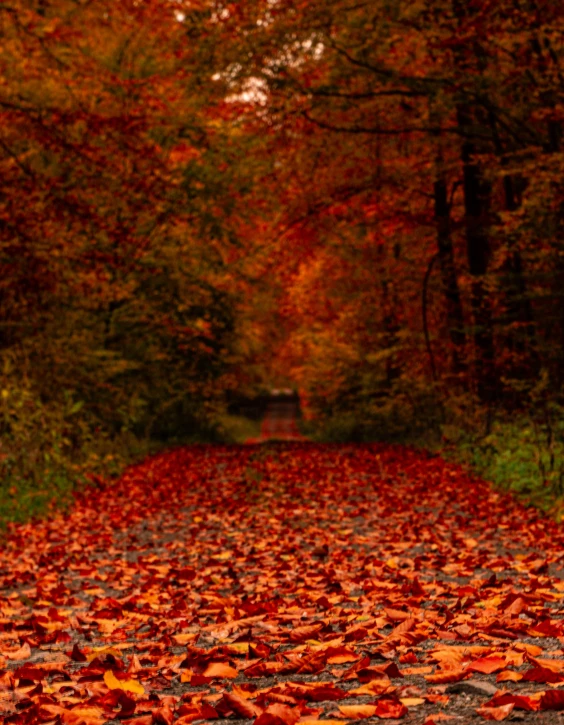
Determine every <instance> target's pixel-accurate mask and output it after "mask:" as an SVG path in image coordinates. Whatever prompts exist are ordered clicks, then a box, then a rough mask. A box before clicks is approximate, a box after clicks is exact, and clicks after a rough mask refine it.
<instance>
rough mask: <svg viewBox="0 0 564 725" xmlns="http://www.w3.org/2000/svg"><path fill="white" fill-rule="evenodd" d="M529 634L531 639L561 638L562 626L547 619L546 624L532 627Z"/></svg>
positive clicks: (541, 623)
mask: <svg viewBox="0 0 564 725" xmlns="http://www.w3.org/2000/svg"><path fill="white" fill-rule="evenodd" d="M527 634H528V635H529V636H530V637H561V636H562V625H561V624H560V623H559V622H551V621H550V619H545V620H544V622H540V623H539V624H534V625H533V626H532V627H530V628H529V630H528V632H527Z"/></svg>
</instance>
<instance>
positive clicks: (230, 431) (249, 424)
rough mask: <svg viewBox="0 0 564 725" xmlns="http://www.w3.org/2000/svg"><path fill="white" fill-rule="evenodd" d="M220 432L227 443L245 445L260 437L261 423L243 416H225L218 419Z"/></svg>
mask: <svg viewBox="0 0 564 725" xmlns="http://www.w3.org/2000/svg"><path fill="white" fill-rule="evenodd" d="M218 432H219V434H220V435H221V438H222V439H223V440H224V441H225V442H226V443H245V441H247V440H249V439H251V438H258V436H259V435H260V421H259V420H252V419H251V418H247V417H245V416H242V415H228V414H223V415H221V416H219V418H218Z"/></svg>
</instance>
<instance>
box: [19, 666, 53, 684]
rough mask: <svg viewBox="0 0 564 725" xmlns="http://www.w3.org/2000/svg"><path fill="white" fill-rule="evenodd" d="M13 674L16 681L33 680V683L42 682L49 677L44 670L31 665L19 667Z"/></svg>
mask: <svg viewBox="0 0 564 725" xmlns="http://www.w3.org/2000/svg"><path fill="white" fill-rule="evenodd" d="M13 674H14V677H15V679H16V680H31V681H32V682H41V680H43V679H45V677H46V675H47V673H46V672H44V671H43V670H40V669H39V668H37V667H33V666H30V665H23V667H18V669H17V670H14V673H13Z"/></svg>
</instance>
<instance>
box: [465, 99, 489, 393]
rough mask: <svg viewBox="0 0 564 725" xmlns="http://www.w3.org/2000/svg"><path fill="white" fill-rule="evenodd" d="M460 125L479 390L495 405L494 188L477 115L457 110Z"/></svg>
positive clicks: (472, 112)
mask: <svg viewBox="0 0 564 725" xmlns="http://www.w3.org/2000/svg"><path fill="white" fill-rule="evenodd" d="M457 120H458V126H459V129H460V131H461V135H462V138H463V142H462V149H461V158H462V168H463V187H464V210H465V226H466V252H467V257H468V270H469V272H470V275H471V276H472V278H473V280H472V285H471V305H472V316H473V339H474V350H475V376H476V389H477V392H478V395H479V397H480V399H481V400H482V401H483V402H485V403H491V402H493V401H494V400H495V399H496V397H497V393H498V385H497V371H496V367H495V348H494V339H493V323H492V312H491V307H490V302H489V299H488V297H487V293H486V289H485V281H486V280H485V276H486V273H487V271H488V263H489V258H490V238H489V213H490V202H491V187H490V184H489V183H488V182H487V181H486V179H484V176H483V172H482V169H481V167H480V164H479V162H478V161H477V160H476V153H477V149H476V145H475V143H474V141H473V140H472V132H473V129H474V128H475V126H477V125H479V124H478V123H477V120H476V118H475V112H474V111H473V110H471V109H470V108H468V107H467V106H463V105H461V106H459V107H458V109H457Z"/></svg>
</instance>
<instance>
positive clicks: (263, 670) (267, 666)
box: [192, 662, 286, 682]
mask: <svg viewBox="0 0 564 725" xmlns="http://www.w3.org/2000/svg"><path fill="white" fill-rule="evenodd" d="M285 669H286V665H285V664H284V663H283V662H257V663H256V664H255V665H251V666H250V667H247V668H246V669H245V670H243V672H244V674H245V675H246V676H247V677H268V675H276V674H278V673H279V672H282V670H285ZM193 680H194V678H192V682H193Z"/></svg>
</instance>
